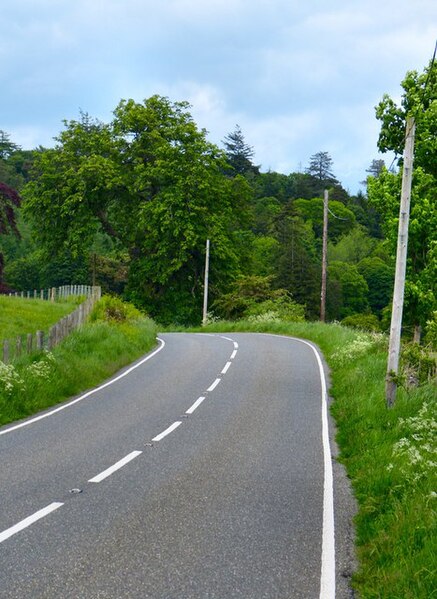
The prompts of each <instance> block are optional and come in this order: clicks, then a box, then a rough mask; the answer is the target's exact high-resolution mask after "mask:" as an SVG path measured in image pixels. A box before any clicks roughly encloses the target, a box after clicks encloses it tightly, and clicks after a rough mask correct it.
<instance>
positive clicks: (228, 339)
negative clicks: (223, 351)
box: [220, 335, 234, 343]
mask: <svg viewBox="0 0 437 599" xmlns="http://www.w3.org/2000/svg"><path fill="white" fill-rule="evenodd" d="M220 337H221V338H222V339H226V341H232V343H233V342H234V340H233V339H231V338H230V337H225V336H224V335H220Z"/></svg>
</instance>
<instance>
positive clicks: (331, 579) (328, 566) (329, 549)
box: [267, 333, 335, 599]
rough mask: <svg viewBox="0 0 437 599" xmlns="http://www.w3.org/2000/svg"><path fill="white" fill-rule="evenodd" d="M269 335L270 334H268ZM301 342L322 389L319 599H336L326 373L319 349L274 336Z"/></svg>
mask: <svg viewBox="0 0 437 599" xmlns="http://www.w3.org/2000/svg"><path fill="white" fill-rule="evenodd" d="M267 334H268V333H267ZM272 336H273V337H283V338H284V339H292V340H293V341H299V342H300V343H304V344H305V345H308V347H310V348H311V349H312V351H313V353H314V355H315V357H316V360H317V364H318V366H319V373H320V383H321V387H322V444H323V461H324V473H325V475H324V484H323V532H322V565H321V573H320V595H319V599H335V523H334V483H333V474H332V461H331V447H330V444H329V426H328V393H327V385H326V378H325V371H324V368H323V364H322V360H321V358H320V354H319V352H318V351H317V349H316V348H315V347H314V345H312V344H311V343H309V341H305V340H304V339H299V338H298V337H287V335H272Z"/></svg>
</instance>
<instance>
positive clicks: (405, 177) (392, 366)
mask: <svg viewBox="0 0 437 599" xmlns="http://www.w3.org/2000/svg"><path fill="white" fill-rule="evenodd" d="M415 128H416V125H415V122H414V118H412V117H409V118H408V119H407V127H406V133H405V149H404V166H403V172H402V192H401V205H400V209H399V227H398V246H397V253H396V271H395V285H394V291H393V306H392V314H391V326H390V342H389V348H388V362H387V375H386V381H385V397H386V402H387V406H388V407H391V406H392V405H393V404H394V402H395V399H396V389H397V383H396V377H397V375H398V369H399V354H400V345H401V329H402V310H403V306H404V289H405V272H406V268H407V246H408V222H409V218H410V198H411V180H412V176H413V157H414V133H415Z"/></svg>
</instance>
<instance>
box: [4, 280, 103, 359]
mask: <svg viewBox="0 0 437 599" xmlns="http://www.w3.org/2000/svg"><path fill="white" fill-rule="evenodd" d="M46 292H47V293H46ZM9 295H12V296H18V297H27V298H29V299H30V298H38V299H46V300H50V301H59V300H62V299H67V298H68V297H71V296H80V297H82V296H84V297H85V298H86V299H85V300H84V301H83V302H82V303H80V304H79V306H78V307H77V308H76V310H74V311H73V312H71V313H70V314H67V316H64V317H63V318H61V320H59V321H58V322H57V323H56V324H54V325H53V326H52V327H50V329H49V331H48V332H44V331H36V333H27V334H24V335H18V336H17V337H16V338H15V339H3V341H2V342H1V343H2V349H3V363H4V364H9V363H10V362H12V361H13V360H15V359H17V358H20V357H21V356H22V355H23V354H25V353H27V354H32V353H34V352H36V351H42V350H44V349H47V350H48V351H50V350H51V349H53V348H54V347H56V345H58V344H59V343H60V342H61V341H62V340H63V339H65V337H67V335H69V334H70V333H71V332H72V331H74V330H76V329H77V328H79V327H80V326H81V325H82V324H83V323H84V322H85V321H86V319H87V318H88V316H89V314H90V312H91V310H92V309H93V307H94V304H95V303H96V302H97V301H98V300H99V299H100V298H101V296H102V290H101V287H97V286H90V285H64V286H62V287H52V288H50V289H48V290H41V291H39V292H38V294H36V291H35V292H33V293H32V294H31V293H30V292H21V293H19V294H9Z"/></svg>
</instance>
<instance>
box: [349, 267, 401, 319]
mask: <svg viewBox="0 0 437 599" xmlns="http://www.w3.org/2000/svg"><path fill="white" fill-rule="evenodd" d="M357 268H358V272H359V273H360V275H362V276H363V277H364V279H365V280H366V283H367V286H368V289H369V291H368V294H367V299H368V302H369V306H370V309H371V310H372V312H373V313H374V314H377V315H378V316H380V315H381V314H382V310H383V309H384V308H385V307H386V306H388V305H389V303H390V301H391V298H392V295H393V284H394V272H393V268H392V267H391V266H389V265H388V264H386V263H385V262H384V261H383V260H381V258H378V257H377V256H373V257H369V258H363V260H361V261H360V262H359V263H358V264H357Z"/></svg>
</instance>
